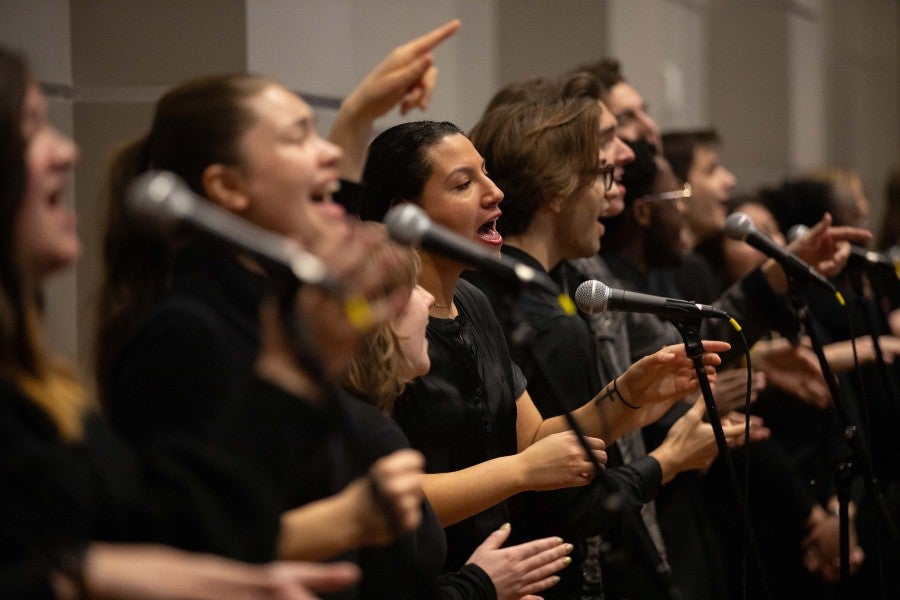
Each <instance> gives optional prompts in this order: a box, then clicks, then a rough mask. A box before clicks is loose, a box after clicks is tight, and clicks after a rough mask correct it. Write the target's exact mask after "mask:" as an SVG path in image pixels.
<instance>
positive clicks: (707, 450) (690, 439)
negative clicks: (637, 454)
mask: <svg viewBox="0 0 900 600" xmlns="http://www.w3.org/2000/svg"><path fill="white" fill-rule="evenodd" d="M738 414H739V413H732V414H731V415H729V416H727V417H723V418H722V431H723V433H724V434H725V440H726V441H727V443H728V446H729V447H730V448H734V447H737V446H740V445H742V444H743V443H744V419H743V418H742V417H743V415H740V416H738ZM705 415H706V404H705V402H704V400H703V398H702V397H699V398H697V399H696V400H695V401H694V404H693V406H691V408H690V410H688V411H687V412H686V413H684V415H682V416H681V418H680V419H678V420H677V421H675V423H674V424H673V425H672V427H670V428H669V432H668V433H667V434H666V438H665V439H664V440H663V443H662V444H660V446H659V448H656V449H655V450H653V451H652V452H651V453H650V455H651V456H653V457H654V458H655V459H656V460H657V461H658V462H659V464H660V468H661V469H662V474H663V483H665V482H668V481H670V480H671V479H672V478H673V477H675V476H676V475H677V474H679V473H681V472H684V471H690V470H693V469H700V470H706V469H708V468H709V466H710V465H711V464H712V462H713V460H715V458H716V456H718V453H719V449H718V446H717V445H716V438H715V434H714V433H713V428H712V425H710V424H709V423H708V422H705V421H704V420H703V417H704V416H705ZM754 430H755V432H756V433H755V435H756V436H761V435H763V434H762V433H761V431H762V430H763V428H762V420H761V419H759V418H754V419H753V420H751V431H754ZM765 431H766V432H767V431H768V430H765ZM752 437H753V434H751V438H752Z"/></svg>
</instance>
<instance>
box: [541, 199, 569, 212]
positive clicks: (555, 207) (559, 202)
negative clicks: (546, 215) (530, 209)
mask: <svg viewBox="0 0 900 600" xmlns="http://www.w3.org/2000/svg"><path fill="white" fill-rule="evenodd" d="M565 205H566V200H565V198H562V197H556V198H552V199H551V200H550V201H549V202H547V203H546V204H545V205H544V206H546V207H547V210H549V211H550V212H552V213H560V212H562V209H563V208H564V207H565Z"/></svg>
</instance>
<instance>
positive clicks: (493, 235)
mask: <svg viewBox="0 0 900 600" xmlns="http://www.w3.org/2000/svg"><path fill="white" fill-rule="evenodd" d="M478 237H480V238H481V239H482V240H484V241H485V242H487V243H488V244H502V243H503V236H502V235H500V232H499V231H497V230H496V229H494V228H493V227H491V226H490V225H485V226H484V227H482V228H481V229H479V230H478Z"/></svg>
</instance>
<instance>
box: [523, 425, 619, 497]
mask: <svg viewBox="0 0 900 600" xmlns="http://www.w3.org/2000/svg"><path fill="white" fill-rule="evenodd" d="M585 439H587V442H588V445H590V447H591V450H592V451H593V452H594V456H595V457H596V458H597V461H598V462H599V463H600V464H601V465H604V464H606V450H605V448H606V444H605V443H604V442H603V440H601V439H600V438H594V437H587V438H585ZM516 459H517V463H518V465H519V472H520V474H519V481H520V482H521V484H520V488H521V489H523V490H533V491H541V490H556V489H560V488H565V487H577V486H581V485H585V484H587V483H589V482H590V481H591V480H592V479H593V478H594V466H593V465H592V464H591V463H590V461H588V458H587V456H586V455H585V453H584V448H582V447H581V444H580V443H579V442H578V438H577V436H576V435H575V433H574V432H572V431H563V432H560V433H554V434H551V435H548V436H546V437H544V438H542V439H540V440H538V441H537V442H535V443H533V444H531V445H530V446H528V447H527V448H526V449H525V450H523V451H522V452H519V453H518V454H516Z"/></svg>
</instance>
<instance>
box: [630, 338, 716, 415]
mask: <svg viewBox="0 0 900 600" xmlns="http://www.w3.org/2000/svg"><path fill="white" fill-rule="evenodd" d="M730 348H731V345H730V344H728V343H727V342H717V341H709V340H705V341H704V342H703V349H704V350H705V351H706V352H705V353H704V354H703V365H704V366H705V367H706V373H707V375H709V377H710V380H714V379H715V377H716V371H715V367H716V366H718V365H719V364H721V362H722V359H721V358H720V357H719V355H718V354H715V353H716V352H725V351H726V350H728V349H730ZM617 387H618V390H619V392H620V393H621V396H622V400H624V402H627V403H628V404H629V405H631V406H643V405H646V404H655V403H659V402H672V401H674V400H677V399H679V398H682V397H684V396H685V395H687V394H689V393H690V392H693V391H694V390H696V389H697V388H698V387H699V383H698V381H697V373H696V371H695V370H694V363H693V362H692V361H691V359H690V358H688V357H687V355H686V354H685V349H684V345H682V344H675V345H672V346H666V347H665V348H663V349H662V350H659V351H658V352H655V353H653V354H651V355H649V356H645V357H644V358H642V359H640V360H639V361H637V362H636V363H634V364H632V365H631V366H630V367H628V370H627V371H625V373H623V374H622V375H621V376H619V378H618V379H617Z"/></svg>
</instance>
